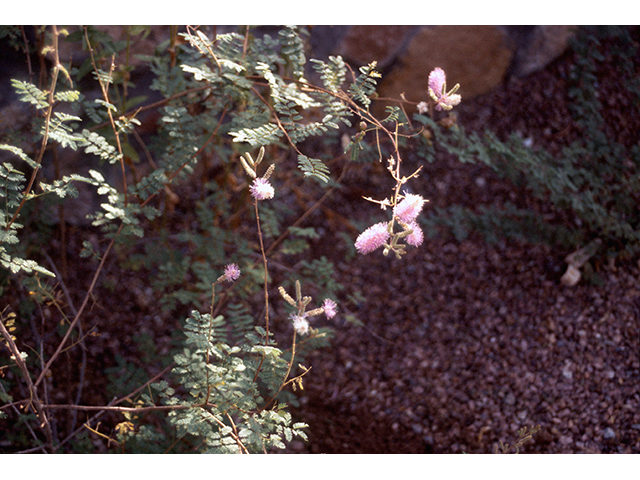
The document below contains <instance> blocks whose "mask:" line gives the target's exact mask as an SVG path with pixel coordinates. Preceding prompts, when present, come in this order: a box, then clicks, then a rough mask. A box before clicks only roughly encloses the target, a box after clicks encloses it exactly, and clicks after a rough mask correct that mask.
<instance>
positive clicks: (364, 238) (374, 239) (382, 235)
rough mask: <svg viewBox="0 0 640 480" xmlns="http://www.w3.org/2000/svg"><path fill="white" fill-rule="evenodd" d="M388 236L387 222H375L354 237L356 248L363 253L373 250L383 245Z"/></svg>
mask: <svg viewBox="0 0 640 480" xmlns="http://www.w3.org/2000/svg"><path fill="white" fill-rule="evenodd" d="M388 238H389V230H387V222H380V223H376V224H375V225H372V226H370V227H369V228H367V229H366V230H365V231H364V232H362V233H361V234H360V235H359V236H358V238H357V239H356V250H358V252H360V253H361V254H363V255H366V254H367V253H370V252H373V251H374V250H376V249H378V248H380V247H381V246H382V245H384V242H386V241H387V239H388Z"/></svg>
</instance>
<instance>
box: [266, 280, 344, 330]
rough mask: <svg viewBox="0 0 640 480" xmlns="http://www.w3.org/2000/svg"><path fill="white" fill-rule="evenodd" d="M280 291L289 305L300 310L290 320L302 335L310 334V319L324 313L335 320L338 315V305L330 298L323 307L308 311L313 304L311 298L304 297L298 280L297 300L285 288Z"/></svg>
mask: <svg viewBox="0 0 640 480" xmlns="http://www.w3.org/2000/svg"><path fill="white" fill-rule="evenodd" d="M278 291H279V292H280V295H281V296H282V298H284V299H285V301H286V302H287V303H288V304H289V305H291V306H293V307H296V309H297V310H298V311H297V312H296V313H292V314H291V315H289V319H290V320H291V323H292V325H293V329H294V330H295V331H296V333H299V334H300V335H305V334H307V333H309V329H310V328H311V327H310V326H309V320H308V318H309V317H313V316H315V315H320V314H322V313H324V315H325V316H326V317H327V318H333V317H334V316H335V315H336V313H337V309H338V305H337V304H336V302H334V301H333V300H331V299H329V298H327V299H325V300H324V302H323V303H322V306H321V307H319V308H314V309H313V310H309V311H306V308H307V305H309V303H311V297H306V296H304V297H303V296H302V291H301V289H300V282H299V281H298V280H296V300H294V299H293V297H292V296H291V295H289V294H288V293H287V291H286V290H285V289H284V288H283V287H279V288H278Z"/></svg>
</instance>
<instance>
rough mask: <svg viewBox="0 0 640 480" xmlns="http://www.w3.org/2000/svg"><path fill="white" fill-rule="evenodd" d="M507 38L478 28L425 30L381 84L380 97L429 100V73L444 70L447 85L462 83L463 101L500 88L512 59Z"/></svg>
mask: <svg viewBox="0 0 640 480" xmlns="http://www.w3.org/2000/svg"><path fill="white" fill-rule="evenodd" d="M508 42H509V41H508V38H507V37H506V35H505V34H504V33H503V32H502V31H501V30H500V29H499V28H497V27H493V26H487V25H478V26H465V27H457V26H453V25H442V26H437V27H423V28H422V29H421V30H420V31H419V32H418V33H417V34H416V35H415V36H414V37H413V38H412V40H411V42H410V43H409V45H408V47H407V49H406V51H405V52H403V54H402V55H401V56H400V57H399V59H398V63H397V64H396V65H395V66H394V69H393V70H392V71H391V73H389V74H388V75H387V76H386V77H385V78H384V79H383V81H382V82H381V85H380V95H381V96H383V97H387V96H388V97H393V98H399V96H400V94H401V93H402V92H405V95H406V98H407V99H408V100H411V101H416V102H419V101H421V100H426V98H427V95H428V94H427V81H428V78H429V73H430V72H431V71H432V70H433V69H434V68H435V67H440V68H442V69H443V70H444V71H445V73H446V74H447V86H448V87H449V88H451V87H453V86H454V85H455V84H456V83H459V84H460V90H459V92H458V93H460V95H462V98H463V100H464V98H472V97H475V96H478V95H481V94H483V93H486V92H488V91H489V90H491V89H492V88H494V87H495V86H496V85H499V84H500V83H501V82H502V80H503V79H504V77H505V74H506V72H507V69H508V68H509V65H510V63H511V60H512V58H513V51H512V50H511V49H510V48H509V47H508Z"/></svg>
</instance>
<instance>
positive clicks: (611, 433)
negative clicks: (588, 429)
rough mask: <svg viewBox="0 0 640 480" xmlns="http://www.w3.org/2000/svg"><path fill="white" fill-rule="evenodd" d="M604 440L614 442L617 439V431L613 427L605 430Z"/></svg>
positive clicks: (603, 433)
mask: <svg viewBox="0 0 640 480" xmlns="http://www.w3.org/2000/svg"><path fill="white" fill-rule="evenodd" d="M602 438H604V439H605V440H606V441H608V442H610V441H612V440H614V439H615V438H616V432H615V430H614V429H613V428H611V427H607V428H605V429H604V431H603V432H602Z"/></svg>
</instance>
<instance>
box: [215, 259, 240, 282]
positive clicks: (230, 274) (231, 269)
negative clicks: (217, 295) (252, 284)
mask: <svg viewBox="0 0 640 480" xmlns="http://www.w3.org/2000/svg"><path fill="white" fill-rule="evenodd" d="M220 278H221V280H222V281H223V282H235V281H236V280H237V279H238V278H240V268H238V265H236V264H235V263H230V264H229V265H227V266H226V267H225V268H224V274H223V275H222V277H220Z"/></svg>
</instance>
